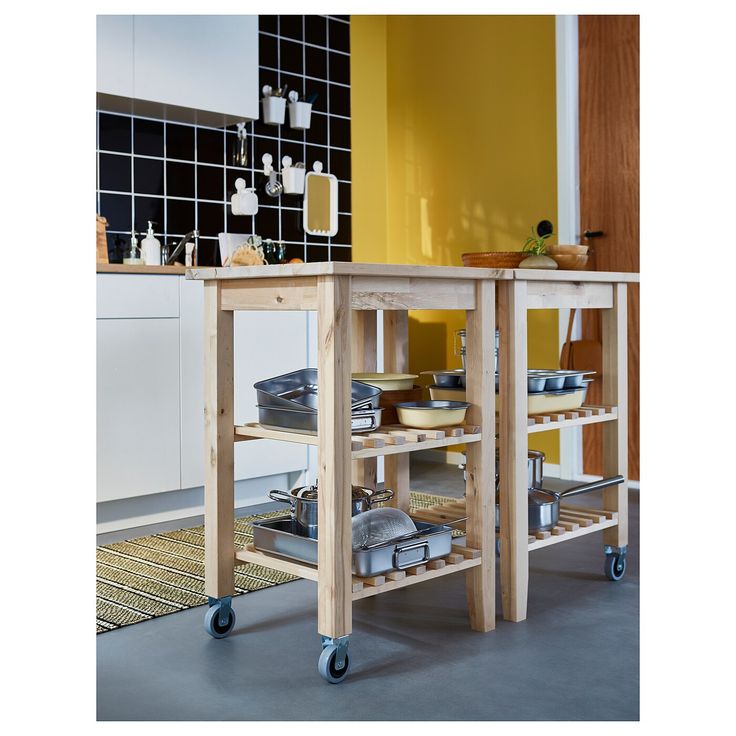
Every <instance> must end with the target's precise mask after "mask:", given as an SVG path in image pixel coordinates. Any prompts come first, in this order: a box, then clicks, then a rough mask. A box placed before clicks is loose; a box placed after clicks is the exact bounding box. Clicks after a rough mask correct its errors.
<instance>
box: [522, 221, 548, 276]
mask: <svg viewBox="0 0 736 736" xmlns="http://www.w3.org/2000/svg"><path fill="white" fill-rule="evenodd" d="M551 235H553V233H551V232H549V233H545V234H544V235H540V234H539V233H538V232H537V230H536V229H535V228H534V227H532V234H531V236H530V237H528V238H527V239H526V241H525V242H524V247H523V248H522V249H521V250H522V253H526V254H528V255H527V257H526V258H525V259H524V260H523V261H522V262H521V263H520V264H519V268H550V269H553V268H557V262H556V261H554V260H553V259H552V258H550V257H549V256H546V255H545V253H546V251H547V243H546V242H545V241H546V240H547V238H549V237H550V236H551Z"/></svg>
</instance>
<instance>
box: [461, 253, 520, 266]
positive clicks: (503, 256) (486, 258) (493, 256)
mask: <svg viewBox="0 0 736 736" xmlns="http://www.w3.org/2000/svg"><path fill="white" fill-rule="evenodd" d="M528 255H529V254H528V253H522V252H521V251H504V252H500V253H493V252H485V253H463V255H462V259H463V266H471V267H473V268H519V264H520V263H521V262H522V260H523V259H524V258H526V257H527V256H528Z"/></svg>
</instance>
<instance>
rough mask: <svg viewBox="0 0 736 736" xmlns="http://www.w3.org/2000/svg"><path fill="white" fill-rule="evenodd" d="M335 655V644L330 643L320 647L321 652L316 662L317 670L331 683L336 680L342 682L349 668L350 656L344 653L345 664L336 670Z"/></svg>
mask: <svg viewBox="0 0 736 736" xmlns="http://www.w3.org/2000/svg"><path fill="white" fill-rule="evenodd" d="M336 656H337V645H335V644H330V645H328V646H326V647H324V648H323V649H322V654H320V655H319V662H318V663H317V671H318V672H319V673H320V675H322V677H323V678H324V679H325V680H327V682H331V683H332V684H333V685H334V684H337V683H338V682H342V681H343V680H344V679H345V678H346V677H347V674H348V669H350V657H349V656H348V655H347V654H346V655H345V666H344V667H343V668H342V669H341V670H338V669H336V668H335V658H336Z"/></svg>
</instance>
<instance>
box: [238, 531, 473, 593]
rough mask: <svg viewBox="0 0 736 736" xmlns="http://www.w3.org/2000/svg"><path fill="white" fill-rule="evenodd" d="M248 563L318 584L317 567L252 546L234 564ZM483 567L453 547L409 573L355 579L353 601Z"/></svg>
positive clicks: (469, 551) (463, 549)
mask: <svg viewBox="0 0 736 736" xmlns="http://www.w3.org/2000/svg"><path fill="white" fill-rule="evenodd" d="M245 563H251V564H254V565H261V566H262V567H267V568H270V569H273V570H279V571H280V572H285V573H288V574H290V575H296V576H297V577H300V578H304V579H306V580H314V581H316V580H317V567H316V566H315V565H309V564H307V563H305V562H296V561H295V560H291V559H287V558H286V557H279V556H277V555H272V554H267V553H265V552H261V551H260V550H257V549H256V548H255V547H254V546H253V544H252V543H251V544H248V545H247V546H246V547H244V548H243V549H241V550H238V551H236V552H235V564H236V565H242V564H245ZM480 564H481V553H480V550H477V549H471V548H468V547H464V546H463V545H459V544H453V545H452V552H451V553H450V554H449V555H446V556H445V557H441V558H438V559H436V560H430V561H429V562H426V563H424V564H422V565H415V566H413V567H409V568H407V569H406V570H392V571H389V572H387V573H384V574H382V575H375V576H373V577H370V578H361V577H357V576H354V577H353V600H354V601H356V600H360V599H361V598H370V597H371V596H373V595H378V594H379V593H388V592H389V591H391V590H396V589H397V588H405V587H406V586H407V585H414V584H415V583H421V582H424V581H425V580H432V579H433V578H438V577H442V576H443V575H449V574H451V573H454V572H461V571H463V570H468V569H470V568H471V567H475V566H477V565H480Z"/></svg>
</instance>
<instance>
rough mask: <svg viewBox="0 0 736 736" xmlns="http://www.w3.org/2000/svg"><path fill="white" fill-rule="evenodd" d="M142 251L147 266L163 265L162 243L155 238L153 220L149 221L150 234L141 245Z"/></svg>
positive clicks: (147, 234) (148, 233)
mask: <svg viewBox="0 0 736 736" xmlns="http://www.w3.org/2000/svg"><path fill="white" fill-rule="evenodd" d="M141 250H142V251H143V260H144V261H145V262H146V266H160V265H161V243H160V242H159V241H158V240H157V239H156V238H155V237H154V236H153V222H152V221H151V220H149V221H148V232H147V233H146V237H145V238H143V242H142V243H141Z"/></svg>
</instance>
